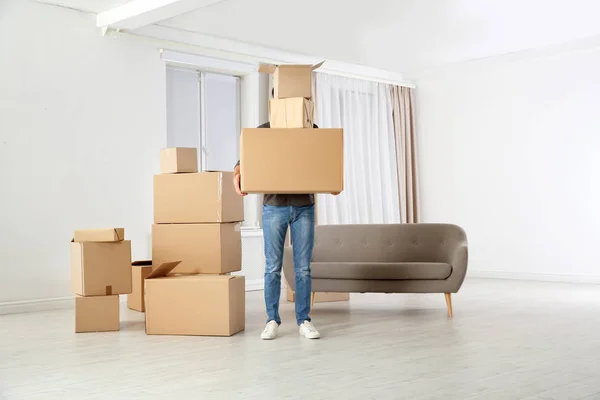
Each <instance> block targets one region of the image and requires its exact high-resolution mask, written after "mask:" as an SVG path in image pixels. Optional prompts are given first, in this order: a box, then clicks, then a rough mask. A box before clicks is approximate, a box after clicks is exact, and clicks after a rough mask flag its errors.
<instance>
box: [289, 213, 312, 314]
mask: <svg viewBox="0 0 600 400" xmlns="http://www.w3.org/2000/svg"><path fill="white" fill-rule="evenodd" d="M293 210H294V212H293V215H292V222H291V231H292V246H293V250H294V272H295V275H296V277H295V278H296V322H297V323H298V325H301V324H302V323H303V322H304V321H309V322H310V317H309V315H308V314H309V313H310V295H311V292H312V278H311V275H310V261H311V259H312V252H313V247H314V240H315V209H314V206H306V207H294V208H293Z"/></svg>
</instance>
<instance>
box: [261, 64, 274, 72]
mask: <svg viewBox="0 0 600 400" xmlns="http://www.w3.org/2000/svg"><path fill="white" fill-rule="evenodd" d="M276 69H277V65H274V64H259V65H258V72H263V73H265V74H274V73H275V70H276Z"/></svg>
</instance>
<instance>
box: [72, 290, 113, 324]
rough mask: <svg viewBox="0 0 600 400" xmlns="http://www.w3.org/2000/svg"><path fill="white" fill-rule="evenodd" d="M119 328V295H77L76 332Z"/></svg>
mask: <svg viewBox="0 0 600 400" xmlns="http://www.w3.org/2000/svg"><path fill="white" fill-rule="evenodd" d="M119 329H120V322H119V295H113V296H91V297H83V296H75V332H77V333H80V332H109V331H118V330H119Z"/></svg>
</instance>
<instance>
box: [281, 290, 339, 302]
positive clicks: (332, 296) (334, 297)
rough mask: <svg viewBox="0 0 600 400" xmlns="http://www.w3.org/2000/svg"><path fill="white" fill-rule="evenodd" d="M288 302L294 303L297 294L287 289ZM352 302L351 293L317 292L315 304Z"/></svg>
mask: <svg viewBox="0 0 600 400" xmlns="http://www.w3.org/2000/svg"><path fill="white" fill-rule="evenodd" d="M286 292H287V293H286V295H287V301H289V302H291V303H293V302H295V301H296V292H294V291H293V290H292V289H290V288H289V287H287V290H286ZM348 300H350V293H336V292H316V293H315V300H314V302H315V303H332V302H336V301H348Z"/></svg>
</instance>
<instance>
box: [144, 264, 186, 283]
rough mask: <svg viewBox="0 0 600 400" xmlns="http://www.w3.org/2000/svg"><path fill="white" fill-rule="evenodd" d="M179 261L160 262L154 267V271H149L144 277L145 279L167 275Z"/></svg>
mask: <svg viewBox="0 0 600 400" xmlns="http://www.w3.org/2000/svg"><path fill="white" fill-rule="evenodd" d="M180 263H181V261H172V262H167V263H163V264H160V265H159V266H158V268H156V269H155V270H154V271H152V272H151V273H150V275H148V276H147V277H146V279H152V278H162V277H163V276H167V275H168V274H169V272H171V271H173V269H174V268H175V267H176V266H178V265H179V264H180Z"/></svg>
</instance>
